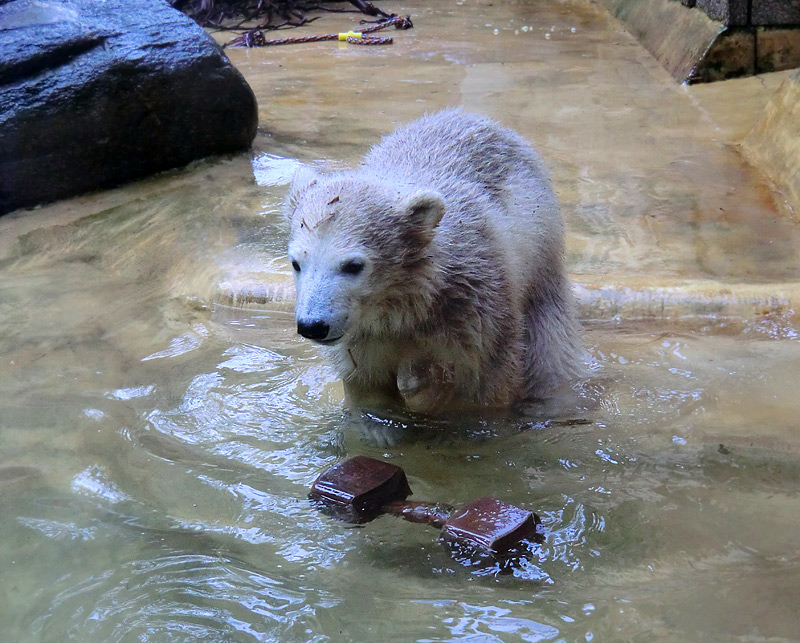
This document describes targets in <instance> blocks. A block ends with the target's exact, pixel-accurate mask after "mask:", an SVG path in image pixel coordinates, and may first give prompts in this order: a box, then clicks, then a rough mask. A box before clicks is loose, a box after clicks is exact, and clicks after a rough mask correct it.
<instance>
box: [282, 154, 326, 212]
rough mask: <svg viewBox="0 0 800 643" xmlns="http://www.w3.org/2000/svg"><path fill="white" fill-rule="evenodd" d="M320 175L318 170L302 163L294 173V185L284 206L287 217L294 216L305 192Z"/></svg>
mask: <svg viewBox="0 0 800 643" xmlns="http://www.w3.org/2000/svg"><path fill="white" fill-rule="evenodd" d="M320 177H321V175H320V174H319V173H318V172H316V171H315V170H313V169H312V168H310V167H308V166H306V165H301V166H300V167H298V168H297V169H296V170H295V172H294V175H292V185H291V187H290V188H289V193H288V195H287V196H286V201H285V202H284V206H283V213H284V215H285V216H286V218H287V219H291V218H292V214H294V211H295V210H296V209H297V204H298V203H299V202H300V197H301V196H302V194H303V192H305V191H306V190H307V189H308V188H310V187H311V186H312V185H314V184H315V183H316V182H317V181H319V179H320Z"/></svg>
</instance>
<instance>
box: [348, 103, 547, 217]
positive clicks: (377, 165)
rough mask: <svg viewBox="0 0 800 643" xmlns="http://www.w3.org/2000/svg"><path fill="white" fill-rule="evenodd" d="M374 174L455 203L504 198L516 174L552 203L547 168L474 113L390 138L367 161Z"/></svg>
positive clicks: (423, 123)
mask: <svg viewBox="0 0 800 643" xmlns="http://www.w3.org/2000/svg"><path fill="white" fill-rule="evenodd" d="M362 167H364V168H367V169H368V170H369V171H371V172H376V173H382V174H383V175H384V176H389V177H392V179H395V180H399V181H403V182H407V183H409V184H411V185H414V186H416V187H420V188H429V189H434V190H438V191H439V192H441V193H442V194H443V195H444V196H445V197H446V198H449V199H451V200H461V199H470V198H472V197H473V196H474V195H476V194H479V195H484V196H489V197H490V198H494V199H497V200H500V199H503V198H504V191H505V190H506V189H507V186H508V184H509V183H510V182H513V181H514V177H515V176H523V177H524V180H525V182H526V183H527V184H528V185H527V187H528V189H530V188H531V187H532V186H531V182H533V183H536V184H537V185H538V187H539V190H537V192H541V193H540V194H537V195H536V196H537V201H538V202H539V203H542V202H543V201H550V200H552V199H551V198H550V194H551V193H550V188H549V181H548V178H547V172H546V170H545V168H544V164H543V163H542V161H541V159H540V158H539V157H538V155H537V154H536V153H535V152H534V151H533V149H532V148H531V147H530V146H529V145H528V143H527V142H526V141H525V140H524V139H522V138H521V137H520V136H518V135H517V134H516V133H515V132H513V131H511V130H509V129H506V128H504V127H501V126H500V125H498V124H497V123H495V122H493V121H490V120H488V119H486V118H483V117H481V116H477V115H475V114H467V113H463V112H461V111H460V110H456V109H451V110H445V111H442V112H438V113H436V114H432V115H428V116H424V117H423V118H421V119H419V120H417V121H414V122H413V123H411V124H410V125H407V126H406V127H403V128H400V129H399V130H397V131H396V132H394V133H393V134H390V135H389V136H387V137H385V138H384V139H383V140H382V141H381V142H380V143H378V145H376V146H375V147H374V148H373V149H372V150H371V151H370V152H369V154H367V156H366V157H365V159H364V163H363V166H362Z"/></svg>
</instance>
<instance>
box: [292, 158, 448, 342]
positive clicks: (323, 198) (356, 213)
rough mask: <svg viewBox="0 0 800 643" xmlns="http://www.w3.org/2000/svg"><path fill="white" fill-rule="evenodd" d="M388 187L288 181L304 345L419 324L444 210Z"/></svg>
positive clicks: (337, 177) (349, 177) (421, 193)
mask: <svg viewBox="0 0 800 643" xmlns="http://www.w3.org/2000/svg"><path fill="white" fill-rule="evenodd" d="M391 179H392V177H372V176H369V175H366V176H365V174H364V172H358V171H354V172H337V173H333V174H317V173H315V172H312V171H310V170H307V169H304V170H301V171H300V172H298V174H297V175H296V176H295V179H294V181H293V183H292V187H291V190H290V192H289V196H288V197H287V200H286V204H285V212H286V215H287V217H288V219H289V223H290V227H291V232H290V238H289V260H290V261H291V264H292V268H293V269H294V277H295V287H296V291H297V303H296V307H295V315H296V318H297V332H298V333H300V334H301V335H302V336H303V337H306V338H308V339H312V340H314V341H316V342H319V343H322V344H335V343H337V342H339V341H340V340H342V339H346V340H357V339H358V338H359V337H376V336H377V337H387V336H398V335H402V334H403V333H404V332H409V331H410V330H412V328H413V326H414V324H415V323H419V321H420V320H421V319H423V318H424V315H425V311H426V309H427V308H428V307H429V306H430V302H431V300H432V293H433V289H434V286H433V283H432V282H433V280H434V279H435V276H436V275H435V269H434V262H433V253H434V245H435V244H434V243H433V241H434V239H435V236H436V227H437V226H438V224H439V221H440V220H441V219H442V216H443V215H444V212H445V203H444V200H443V198H442V197H441V195H440V194H438V193H436V192H433V191H429V190H414V189H413V188H408V189H404V187H406V186H398V185H396V184H393V183H392V182H391Z"/></svg>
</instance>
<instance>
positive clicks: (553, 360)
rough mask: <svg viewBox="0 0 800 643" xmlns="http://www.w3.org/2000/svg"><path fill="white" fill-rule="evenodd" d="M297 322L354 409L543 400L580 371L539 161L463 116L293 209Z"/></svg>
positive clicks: (319, 184) (371, 156) (344, 175)
mask: <svg viewBox="0 0 800 643" xmlns="http://www.w3.org/2000/svg"><path fill="white" fill-rule="evenodd" d="M285 211H286V214H287V217H288V219H289V222H290V240H289V258H290V261H291V264H292V267H293V269H294V276H295V286H296V291H297V302H296V309H295V313H296V319H297V331H298V333H300V335H302V336H303V337H305V338H308V339H310V340H312V341H314V342H316V343H317V344H319V345H320V347H321V348H322V349H323V350H324V352H325V353H326V354H327V357H328V358H329V359H330V361H331V362H332V364H333V366H334V368H335V369H336V371H337V372H338V374H339V376H340V377H341V378H342V379H343V380H344V386H345V392H346V395H347V397H348V398H349V400H350V402H351V403H352V404H354V405H355V406H357V407H360V408H375V407H395V408H396V407H398V406H400V407H403V406H404V407H406V408H407V409H409V410H411V411H413V412H420V413H428V414H444V413H448V412H453V411H456V412H457V411H460V410H464V409H473V408H480V407H508V406H509V405H512V404H514V403H516V402H520V401H527V400H534V399H537V398H545V397H547V396H548V395H549V394H550V393H552V392H553V391H554V390H555V389H557V388H559V387H561V386H563V385H564V384H566V383H568V382H569V381H570V380H571V379H573V378H575V377H578V376H580V374H581V373H582V361H583V352H582V348H581V343H580V340H579V333H578V326H577V323H576V321H575V314H574V304H573V298H572V292H571V287H570V284H569V281H568V279H567V277H566V274H565V269H564V260H563V254H564V230H563V223H562V220H561V215H560V212H559V207H558V203H557V201H556V197H555V195H554V194H553V191H552V189H551V186H550V182H549V179H548V176H547V172H546V170H545V167H544V165H543V163H542V161H541V159H540V158H539V156H538V155H537V154H536V153H535V152H534V151H533V149H531V147H530V146H529V145H528V144H527V143H526V142H525V141H524V140H523V139H522V138H521V137H520V136H518V135H517V134H516V133H514V132H512V131H511V130H508V129H505V128H503V127H501V126H499V125H498V124H496V123H495V122H493V121H491V120H488V119H486V118H482V117H480V116H475V115H471V114H467V113H463V112H461V111H459V110H447V111H443V112H439V113H436V114H432V115H428V116H425V117H423V118H421V119H419V120H417V121H415V122H413V123H411V124H410V125H407V126H406V127H403V128H401V129H399V130H397V131H396V132H395V133H394V134H391V135H389V136H387V137H385V138H384V139H383V140H382V141H381V142H380V143H379V144H378V145H376V146H375V147H374V148H373V149H372V150H371V151H370V152H369V153H368V154H367V156H366V157H365V158H364V160H363V162H362V164H361V165H360V166H359V167H358V168H356V169H354V170H350V171H344V172H333V173H327V174H317V173H315V172H313V171H310V170H306V169H304V170H301V171H300V172H298V174H297V175H296V176H295V179H294V181H293V184H292V187H291V189H290V192H289V195H288V197H287V200H286V204H285Z"/></svg>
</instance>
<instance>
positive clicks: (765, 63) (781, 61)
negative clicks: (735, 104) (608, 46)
mask: <svg viewBox="0 0 800 643" xmlns="http://www.w3.org/2000/svg"><path fill="white" fill-rule="evenodd" d="M600 2H602V3H603V4H604V5H605V7H606V8H607V9H608V10H609V11H610V12H611V13H612V14H613V15H615V16H616V17H617V18H619V19H620V20H621V21H622V22H623V23H625V26H626V27H627V28H628V30H629V31H630V32H631V33H632V34H633V35H634V36H636V37H637V38H638V39H639V40H640V41H641V43H642V44H643V45H644V46H645V47H646V48H647V49H648V50H649V51H650V52H651V53H652V54H653V55H654V56H655V57H656V58H657V59H658V60H659V61H660V62H661V63H662V64H663V65H664V67H666V68H667V70H668V71H669V72H670V73H671V74H672V75H673V76H674V77H675V78H676V79H677V80H679V81H680V82H686V83H696V82H710V81H715V80H724V79H726V78H735V77H738V76H750V75H753V74H759V73H764V72H770V71H780V70H783V69H793V68H795V67H800V0H600Z"/></svg>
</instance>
